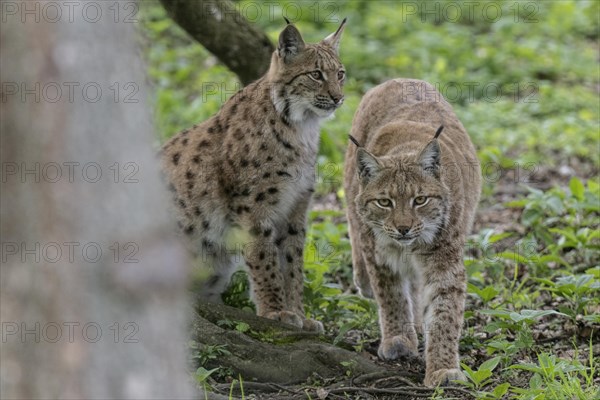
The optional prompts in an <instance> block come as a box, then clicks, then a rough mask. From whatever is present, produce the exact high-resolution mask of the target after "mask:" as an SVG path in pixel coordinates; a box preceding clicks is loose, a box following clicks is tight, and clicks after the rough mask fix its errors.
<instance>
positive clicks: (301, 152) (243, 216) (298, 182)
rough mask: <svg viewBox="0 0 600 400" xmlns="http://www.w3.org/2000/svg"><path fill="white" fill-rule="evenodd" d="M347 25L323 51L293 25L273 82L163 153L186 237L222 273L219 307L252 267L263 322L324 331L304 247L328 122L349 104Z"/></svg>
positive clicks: (215, 293) (249, 90)
mask: <svg viewBox="0 0 600 400" xmlns="http://www.w3.org/2000/svg"><path fill="white" fill-rule="evenodd" d="M344 24H345V21H344V22H343V23H342V25H341V26H340V27H339V29H338V30H337V31H336V32H335V33H333V34H332V35H330V36H328V37H327V38H325V39H324V40H322V41H321V42H319V43H317V44H307V43H305V42H304V40H303V39H302V36H301V35H300V32H299V31H298V30H297V29H296V27H295V26H293V25H291V24H288V25H287V27H286V28H285V29H284V30H283V31H282V32H281V34H280V37H279V46H278V49H277V50H276V51H275V52H274V53H273V56H272V59H271V65H270V68H269V71H268V72H267V74H266V75H265V76H263V77H262V78H261V79H259V80H257V81H256V82H254V83H252V84H250V85H248V86H247V87H246V88H244V89H242V90H241V91H239V92H238V93H236V94H235V95H234V96H232V98H231V99H229V100H228V101H227V102H226V103H225V104H224V105H223V107H222V108H221V110H220V111H219V112H218V113H217V114H216V115H214V116H213V117H212V118H210V119H208V120H207V121H205V122H203V123H201V124H199V125H197V126H194V127H193V128H191V129H189V130H185V131H183V132H181V133H179V134H178V135H176V136H175V137H173V138H172V139H171V140H169V141H168V142H167V143H166V144H165V145H164V147H163V150H162V164H163V166H164V170H165V172H166V175H167V176H168V179H169V181H170V188H171V190H172V192H173V195H174V198H175V205H176V208H177V210H178V215H179V223H180V225H181V230H182V232H183V233H184V234H185V236H187V237H188V239H189V243H190V244H191V246H192V248H193V250H194V251H195V252H196V253H198V255H199V258H200V260H201V261H202V263H203V264H205V265H207V266H209V267H211V268H212V272H213V276H212V277H211V278H210V279H209V280H208V281H207V282H206V284H205V285H204V287H203V289H202V290H201V291H200V293H199V295H200V297H201V298H203V299H205V300H207V301H213V302H218V301H220V299H221V293H222V291H223V290H224V289H225V287H226V285H227V284H228V282H229V279H230V277H231V275H232V273H233V272H234V271H235V269H236V267H237V266H238V265H239V264H245V266H246V267H247V269H248V272H249V276H250V281H251V286H252V293H253V299H254V302H255V303H256V308H257V313H258V315H261V316H265V317H268V318H272V319H278V320H283V321H285V322H288V323H291V324H294V325H296V326H299V327H303V328H305V329H312V330H322V325H321V324H320V323H318V322H316V321H313V320H307V319H306V318H305V315H304V308H303V304H302V292H303V249H304V239H305V234H306V212H307V209H308V206H309V202H310V199H311V196H312V193H313V191H314V189H313V188H314V183H315V182H314V181H315V163H316V157H317V152H318V143H319V124H320V122H321V121H322V120H323V119H325V118H329V117H331V116H332V115H333V113H334V111H335V110H336V109H337V108H338V107H339V106H340V105H341V104H342V103H343V99H344V97H343V92H342V87H343V83H344V79H345V71H344V67H343V65H342V63H341V62H340V59H339V57H338V47H339V42H340V38H341V35H342V31H343V28H344ZM241 257H243V262H242V259H241Z"/></svg>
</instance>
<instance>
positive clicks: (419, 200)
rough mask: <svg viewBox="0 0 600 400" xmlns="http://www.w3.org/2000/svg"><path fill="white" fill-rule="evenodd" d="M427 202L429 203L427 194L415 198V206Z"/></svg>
mask: <svg viewBox="0 0 600 400" xmlns="http://www.w3.org/2000/svg"><path fill="white" fill-rule="evenodd" d="M425 203H427V196H417V197H415V198H414V200H413V204H414V205H415V206H422V205H423V204H425Z"/></svg>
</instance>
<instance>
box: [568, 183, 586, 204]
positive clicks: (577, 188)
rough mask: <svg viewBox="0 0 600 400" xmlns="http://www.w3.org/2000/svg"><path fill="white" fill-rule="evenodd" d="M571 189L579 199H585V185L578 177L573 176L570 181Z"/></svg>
mask: <svg viewBox="0 0 600 400" xmlns="http://www.w3.org/2000/svg"><path fill="white" fill-rule="evenodd" d="M569 189H571V193H572V194H573V196H575V198H576V199H577V200H579V201H582V200H583V197H584V192H585V187H584V186H583V183H581V181H580V180H579V179H577V177H573V178H571V181H570V182H569Z"/></svg>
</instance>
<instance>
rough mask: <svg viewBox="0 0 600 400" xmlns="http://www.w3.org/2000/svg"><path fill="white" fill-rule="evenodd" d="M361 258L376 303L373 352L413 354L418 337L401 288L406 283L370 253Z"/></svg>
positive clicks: (390, 357) (385, 355) (388, 356)
mask: <svg viewBox="0 0 600 400" xmlns="http://www.w3.org/2000/svg"><path fill="white" fill-rule="evenodd" d="M365 248H366V249H373V247H370V246H369V247H365ZM365 259H366V263H367V271H368V273H369V279H370V280H371V288H372V289H373V293H374V295H375V300H376V301H377V304H378V305H379V326H380V328H381V344H380V345H379V350H378V351H377V354H378V355H379V357H380V358H382V359H386V360H394V359H397V358H400V357H415V356H417V355H418V349H417V346H418V339H417V333H416V331H415V327H414V323H413V322H414V321H413V316H412V310H411V302H410V300H409V298H408V296H407V295H408V293H406V291H405V286H407V282H403V281H402V278H401V277H400V276H399V275H398V274H397V273H394V272H393V271H392V270H391V269H390V267H388V266H387V265H383V264H380V263H377V262H376V260H375V257H374V254H373V255H370V254H367V255H366V257H365Z"/></svg>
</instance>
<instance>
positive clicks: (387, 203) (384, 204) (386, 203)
mask: <svg viewBox="0 0 600 400" xmlns="http://www.w3.org/2000/svg"><path fill="white" fill-rule="evenodd" d="M376 202H377V205H378V206H379V207H381V208H391V207H392V201H391V200H390V199H378V200H377V201H376Z"/></svg>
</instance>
